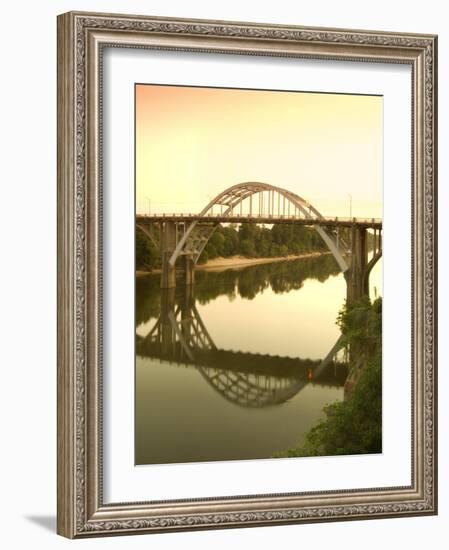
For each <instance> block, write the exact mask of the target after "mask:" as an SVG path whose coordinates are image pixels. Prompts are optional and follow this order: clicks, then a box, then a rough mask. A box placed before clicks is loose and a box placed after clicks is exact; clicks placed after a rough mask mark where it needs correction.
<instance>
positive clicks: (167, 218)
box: [136, 213, 382, 229]
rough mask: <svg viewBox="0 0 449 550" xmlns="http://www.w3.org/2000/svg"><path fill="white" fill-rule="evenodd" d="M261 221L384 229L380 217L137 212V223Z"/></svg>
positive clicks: (262, 222)
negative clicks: (201, 214)
mask: <svg viewBox="0 0 449 550" xmlns="http://www.w3.org/2000/svg"><path fill="white" fill-rule="evenodd" d="M151 222H153V223H164V222H177V223H192V222H199V223H207V222H211V223H237V224H238V223H245V222H246V223H260V224H267V225H268V224H292V223H294V224H299V225H307V226H314V225H321V226H324V227H359V228H363V229H382V220H381V219H380V218H344V217H343V218H342V217H321V218H304V217H299V216H293V215H291V216H288V215H283V214H280V215H270V216H255V215H254V214H252V215H251V214H234V215H229V214H227V215H221V214H207V215H204V216H200V215H197V214H183V213H173V214H137V215H136V223H138V224H139V223H140V224H146V223H151Z"/></svg>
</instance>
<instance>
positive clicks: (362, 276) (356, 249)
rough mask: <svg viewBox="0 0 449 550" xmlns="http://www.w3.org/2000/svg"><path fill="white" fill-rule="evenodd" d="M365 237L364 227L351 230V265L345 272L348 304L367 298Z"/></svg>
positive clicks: (366, 249)
mask: <svg viewBox="0 0 449 550" xmlns="http://www.w3.org/2000/svg"><path fill="white" fill-rule="evenodd" d="M367 235H368V232H367V230H366V228H365V227H356V226H353V227H352V228H351V265H350V267H349V269H348V270H347V271H346V272H345V279H346V288H347V292H346V301H347V303H348V304H350V303H352V302H354V301H356V300H358V299H359V298H361V297H362V296H369V282H368V275H369V273H368V269H367V266H368V242H367Z"/></svg>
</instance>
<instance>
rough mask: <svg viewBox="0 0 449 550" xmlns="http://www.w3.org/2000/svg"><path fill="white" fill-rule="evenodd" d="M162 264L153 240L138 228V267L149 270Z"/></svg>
mask: <svg viewBox="0 0 449 550" xmlns="http://www.w3.org/2000/svg"><path fill="white" fill-rule="evenodd" d="M160 265H161V259H160V254H159V252H158V250H157V249H156V247H155V246H154V244H153V242H152V241H150V239H149V238H148V237H147V236H146V235H145V234H144V233H142V231H140V229H136V269H138V270H146V271H148V270H151V269H155V268H158V267H160Z"/></svg>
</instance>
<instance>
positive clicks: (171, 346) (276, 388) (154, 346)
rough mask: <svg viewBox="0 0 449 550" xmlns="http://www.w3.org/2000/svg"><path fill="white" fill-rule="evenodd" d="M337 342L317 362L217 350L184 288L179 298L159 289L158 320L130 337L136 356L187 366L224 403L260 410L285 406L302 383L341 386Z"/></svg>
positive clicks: (342, 369)
mask: <svg viewBox="0 0 449 550" xmlns="http://www.w3.org/2000/svg"><path fill="white" fill-rule="evenodd" d="M339 343H340V339H338V340H337V342H335V344H334V346H333V347H332V348H331V349H330V350H329V353H328V354H327V355H326V357H324V358H323V359H322V360H311V359H301V358H291V357H279V356H273V355H260V354H254V353H245V352H240V351H231V350H224V349H218V348H217V346H216V345H215V343H214V340H213V338H212V336H211V334H209V332H208V330H207V327H206V326H205V324H204V322H203V320H202V319H201V316H200V314H199V312H198V309H197V307H196V300H195V297H194V288H193V287H192V286H186V287H185V288H184V292H183V293H182V294H181V296H179V294H176V291H175V289H174V288H170V289H161V291H160V315H159V318H158V319H157V321H156V322H155V323H154V325H153V327H152V328H151V329H150V330H149V332H148V333H147V334H146V335H141V334H136V354H137V356H138V357H140V358H153V359H159V360H161V361H164V362H165V363H167V366H168V364H171V365H173V366H180V365H184V366H188V367H193V368H195V369H197V371H198V372H199V373H200V374H201V376H202V377H203V378H204V379H205V380H206V382H207V383H208V384H209V385H210V386H211V387H212V388H213V389H214V390H216V391H217V392H218V393H219V394H220V395H221V396H223V397H224V398H225V399H226V400H228V401H230V402H232V403H234V404H236V405H239V406H242V407H249V408H260V407H269V406H275V405H279V404H282V403H284V402H286V401H288V400H289V399H291V398H292V397H293V396H295V395H296V394H298V393H299V392H300V391H301V390H302V389H303V388H304V387H305V386H306V385H307V384H319V385H326V386H343V385H344V381H345V379H346V376H347V364H346V362H344V361H342V360H341V359H338V355H339V353H338V352H339ZM340 356H341V353H340Z"/></svg>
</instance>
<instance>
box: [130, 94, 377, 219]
mask: <svg viewBox="0 0 449 550" xmlns="http://www.w3.org/2000/svg"><path fill="white" fill-rule="evenodd" d="M382 117H383V112H382V98H381V97H373V96H355V95H338V94H320V93H302V92H279V91H277V92H272V91H258V90H235V89H221V88H194V87H180V86H155V85H137V86H136V203H137V206H136V208H137V212H139V213H144V212H148V208H149V200H148V199H150V201H151V211H152V212H153V213H154V212H192V213H195V212H199V211H200V210H202V208H203V207H204V206H205V205H206V204H207V203H208V202H209V200H210V199H212V198H213V197H215V196H216V195H217V194H218V193H219V192H221V191H223V190H224V189H226V188H227V187H230V186H231V185H235V184H237V183H242V182H245V181H261V182H265V183H270V184H272V185H277V186H279V187H283V188H285V189H288V190H290V191H293V192H295V193H297V194H299V195H301V196H302V197H303V198H304V199H306V200H308V201H309V202H310V203H312V204H313V205H314V206H315V207H316V208H317V209H318V210H319V211H320V212H321V213H322V214H323V215H328V216H348V215H349V203H350V196H349V195H351V196H352V214H353V216H359V217H381V216H382V181H383V150H382V147H383V138H382V134H383V129H382Z"/></svg>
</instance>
